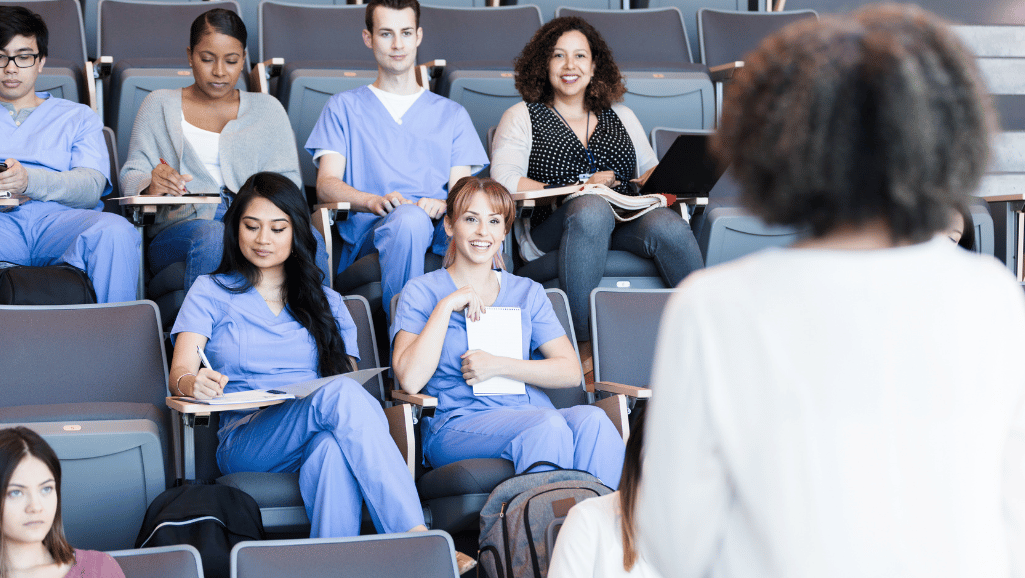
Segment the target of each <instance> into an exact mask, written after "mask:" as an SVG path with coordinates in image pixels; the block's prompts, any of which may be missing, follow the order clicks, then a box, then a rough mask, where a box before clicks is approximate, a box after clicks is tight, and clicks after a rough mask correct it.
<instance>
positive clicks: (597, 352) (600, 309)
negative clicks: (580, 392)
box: [591, 287, 675, 387]
mask: <svg viewBox="0 0 1025 578" xmlns="http://www.w3.org/2000/svg"><path fill="white" fill-rule="evenodd" d="M674 291H675V290H674V289H618V288H604V287H599V288H597V289H595V290H594V291H591V347H592V351H593V354H594V380H595V381H611V382H615V383H623V384H626V385H633V386H636V387H648V386H649V384H650V382H651V364H652V362H653V361H654V357H655V344H656V341H657V339H658V328H659V323H660V321H661V320H662V311H663V310H664V309H665V306H666V303H667V302H668V301H669V298H670V297H672V295H673V292H674Z"/></svg>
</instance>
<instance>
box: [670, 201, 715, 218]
mask: <svg viewBox="0 0 1025 578" xmlns="http://www.w3.org/2000/svg"><path fill="white" fill-rule="evenodd" d="M707 204H708V197H676V202H675V203H673V204H671V205H669V210H671V211H673V212H674V213H676V214H678V215H680V216H681V217H683V218H685V219H686V218H688V217H689V216H690V215H689V214H688V213H689V212H688V210H687V207H690V206H695V207H701V206H704V205H707Z"/></svg>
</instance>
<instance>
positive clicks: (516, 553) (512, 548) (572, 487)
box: [477, 462, 612, 578]
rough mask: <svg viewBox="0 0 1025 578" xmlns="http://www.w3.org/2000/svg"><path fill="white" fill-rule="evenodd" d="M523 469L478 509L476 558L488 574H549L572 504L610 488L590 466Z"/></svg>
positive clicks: (504, 577)
mask: <svg viewBox="0 0 1025 578" xmlns="http://www.w3.org/2000/svg"><path fill="white" fill-rule="evenodd" d="M542 465H545V466H551V467H558V466H556V465H555V464H551V463H548V462H538V463H536V464H533V465H532V466H530V467H529V468H527V471H526V472H525V473H522V474H519V475H516V476H513V477H511V478H509V479H508V480H506V481H504V482H502V483H501V484H498V486H496V487H495V489H494V490H493V491H492V492H491V495H490V496H488V501H487V502H486V503H485V504H484V508H483V509H482V510H481V511H480V551H479V552H478V554H477V560H478V561H477V563H478V564H479V565H480V567H481V568H483V569H484V571H485V573H486V574H487V575H488V576H489V577H490V578H529V577H533V578H545V576H547V575H548V563H549V561H550V560H551V556H552V546H554V545H555V537H556V535H557V534H558V531H559V528H560V527H561V526H562V522H563V521H564V520H565V519H566V514H567V513H568V512H569V509H570V508H571V507H573V505H574V504H576V503H577V502H579V501H581V500H586V499H588V498H595V497H598V496H604V495H605V494H610V493H612V489H611V488H609V487H608V486H606V485H605V484H602V483H601V481H600V480H599V479H598V478H596V477H594V476H592V475H591V474H589V473H587V472H583V471H580V470H563V469H557V470H552V471H547V472H536V473H529V472H530V470H532V469H534V468H536V467H538V466H542Z"/></svg>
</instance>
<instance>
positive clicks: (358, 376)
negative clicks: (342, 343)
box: [180, 367, 388, 405]
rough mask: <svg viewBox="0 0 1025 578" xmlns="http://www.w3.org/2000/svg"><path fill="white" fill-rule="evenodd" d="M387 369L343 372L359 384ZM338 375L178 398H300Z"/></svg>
mask: <svg viewBox="0 0 1025 578" xmlns="http://www.w3.org/2000/svg"><path fill="white" fill-rule="evenodd" d="M386 369H388V368H387V367H374V368H371V369H360V370H357V371H350V372H348V373H345V374H343V375H345V376H346V377H348V378H350V379H352V380H354V381H356V382H357V383H359V384H360V385H363V384H364V383H366V382H368V381H370V378H372V377H374V376H376V375H377V374H379V373H381V372H382V371H384V370H386ZM336 377H338V376H337V375H329V376H327V377H320V378H317V379H311V380H310V381H303V382H301V383H293V384H291V385H285V386H282V387H279V388H277V389H247V390H245V391H235V392H232V393H225V394H224V395H220V396H218V397H215V398H211V399H195V398H192V397H182V398H180V399H182V400H185V401H188V402H191V403H202V404H205V405H230V404H233V403H251V402H260V401H274V400H278V399H302V398H304V397H306V396H308V395H310V394H312V393H313V392H315V391H317V390H318V389H320V388H321V387H324V386H325V385H327V384H328V382H330V381H332V380H333V379H335V378H336Z"/></svg>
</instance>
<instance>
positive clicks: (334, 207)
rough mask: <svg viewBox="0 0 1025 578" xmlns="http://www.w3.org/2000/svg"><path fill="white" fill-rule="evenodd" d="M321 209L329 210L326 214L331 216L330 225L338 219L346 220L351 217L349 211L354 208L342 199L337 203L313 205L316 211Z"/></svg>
mask: <svg viewBox="0 0 1025 578" xmlns="http://www.w3.org/2000/svg"><path fill="white" fill-rule="evenodd" d="M321 210H325V211H328V212H327V213H326V215H327V216H329V217H330V218H331V222H329V223H328V225H334V224H335V222H337V221H344V220H345V219H347V218H349V211H351V210H352V205H351V204H349V203H346V202H342V201H339V202H337V203H317V204H316V205H313V211H314V213H317V212H319V211H321ZM321 232H323V231H321Z"/></svg>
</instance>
